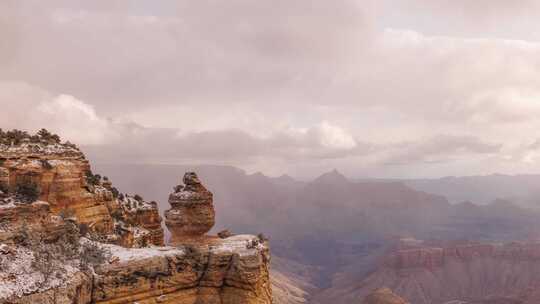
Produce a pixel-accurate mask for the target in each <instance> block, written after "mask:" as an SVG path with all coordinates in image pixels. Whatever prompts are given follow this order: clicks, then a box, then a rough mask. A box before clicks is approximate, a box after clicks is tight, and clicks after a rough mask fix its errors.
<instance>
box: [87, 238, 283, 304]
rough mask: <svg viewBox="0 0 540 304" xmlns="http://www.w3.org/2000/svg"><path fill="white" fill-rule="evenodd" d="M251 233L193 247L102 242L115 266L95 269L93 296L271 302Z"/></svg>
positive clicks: (263, 257)
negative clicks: (130, 246) (147, 246)
mask: <svg viewBox="0 0 540 304" xmlns="http://www.w3.org/2000/svg"><path fill="white" fill-rule="evenodd" d="M256 241H258V238H257V237H255V236H248V235H238V236H233V237H230V238H228V239H226V240H222V239H219V238H213V239H207V241H206V242H205V243H200V244H198V245H197V246H179V247H152V248H142V249H127V248H121V247H118V246H113V245H107V246H108V248H109V249H110V250H111V253H112V255H113V257H115V258H116V259H117V262H116V263H114V264H109V265H103V266H102V267H99V268H97V269H96V275H95V278H94V293H93V297H94V298H93V300H94V301H95V303H98V304H99V303H101V304H112V303H115V304H123V303H126V304H127V303H135V302H139V303H171V304H172V303H219V304H267V303H268V304H269V303H272V294H271V289H270V282H269V275H268V267H269V259H270V256H269V250H268V246H267V244H266V243H258V245H257V246H255V247H250V246H249V244H252V243H253V242H256Z"/></svg>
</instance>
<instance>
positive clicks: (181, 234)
mask: <svg viewBox="0 0 540 304" xmlns="http://www.w3.org/2000/svg"><path fill="white" fill-rule="evenodd" d="M183 182H184V184H183V185H178V186H176V187H175V188H174V193H172V194H171V195H170V196H169V204H171V209H169V210H167V211H166V212H165V225H167V228H168V229H169V231H170V232H171V234H172V236H171V243H173V244H180V243H186V242H198V241H200V240H201V238H202V237H203V236H204V234H205V233H207V232H208V231H210V229H212V227H213V226H214V224H215V211H214V205H213V195H212V193H211V192H210V191H208V190H207V189H206V188H205V187H204V186H203V184H202V183H201V181H200V180H199V178H198V177H197V174H195V173H194V172H188V173H186V174H185V175H184V179H183Z"/></svg>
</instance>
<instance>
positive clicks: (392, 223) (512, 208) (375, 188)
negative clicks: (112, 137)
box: [91, 156, 540, 304]
mask: <svg viewBox="0 0 540 304" xmlns="http://www.w3.org/2000/svg"><path fill="white" fill-rule="evenodd" d="M91 157H92V156H91ZM95 166H96V167H97V168H99V170H100V171H101V172H106V173H107V174H108V175H111V176H114V179H115V180H119V181H120V183H122V185H121V186H122V188H123V189H144V190H141V191H144V196H145V197H152V198H153V199H156V200H157V201H160V202H161V201H166V200H167V196H165V195H164V193H166V191H165V190H166V189H165V187H164V185H163V182H164V181H166V180H168V179H171V178H173V177H174V175H175V174H176V172H178V171H197V172H198V173H200V176H201V178H202V179H204V180H205V181H206V185H207V186H208V188H209V189H212V192H213V194H214V198H215V199H216V200H217V201H219V202H220V203H221V204H220V205H216V214H219V215H220V216H218V217H216V227H215V228H214V231H219V230H222V229H230V230H231V231H233V232H234V231H247V232H250V233H257V232H259V231H264V232H265V234H266V235H267V236H268V237H269V238H270V239H271V243H272V256H273V258H272V267H271V269H270V271H271V274H272V276H273V279H274V281H275V284H274V285H273V287H274V289H273V291H274V295H275V297H276V300H280V301H281V302H279V303H317V304H327V303H362V301H363V298H364V297H365V296H366V295H367V294H369V293H370V292H372V291H373V290H374V289H377V288H382V287H392V289H395V285H393V282H394V281H393V277H392V276H380V277H379V278H380V280H379V281H377V283H376V284H375V283H373V284H372V285H370V288H371V289H372V290H369V289H370V288H366V289H362V288H361V286H363V284H364V283H365V282H366V281H365V280H366V278H368V277H369V276H370V275H371V274H373V273H375V272H378V271H379V270H380V269H389V268H388V266H385V267H386V268H384V267H382V266H381V265H385V264H381V260H383V259H386V258H387V257H388V256H389V255H390V254H391V253H392V252H395V251H396V250H397V248H399V247H396V243H398V244H399V243H401V242H402V241H403V240H409V242H410V243H415V242H417V243H418V244H422V246H426V244H427V245H428V246H426V248H425V250H427V251H430V250H435V251H437V250H439V249H437V248H443V247H449V246H450V245H456V244H484V245H485V244H496V243H500V244H511V243H512V242H513V241H521V242H518V243H522V244H534V243H535V240H537V239H538V231H540V230H539V228H540V227H539V223H540V216H539V214H538V213H537V212H535V211H533V210H528V209H524V208H522V207H519V206H517V205H515V204H513V203H512V202H510V201H507V200H501V199H497V200H494V201H493V202H491V203H489V204H484V205H478V204H475V203H472V202H470V201H464V202H460V203H450V202H449V201H448V200H446V199H445V197H443V196H440V195H436V194H432V193H428V192H424V191H418V190H416V189H414V188H412V187H411V186H409V185H407V184H406V183H403V182H401V181H396V180H393V181H388V180H376V179H363V180H351V179H348V178H346V177H344V176H343V175H341V174H340V173H339V172H337V171H332V172H328V173H326V174H323V175H321V176H320V177H319V178H317V179H315V180H312V181H299V180H295V179H293V178H291V177H289V176H281V177H269V176H265V175H263V174H261V173H255V174H247V173H245V172H243V171H242V170H240V169H237V168H234V167H227V166H181V165H141V164H102V163H99V162H98V163H96V164H95ZM141 171H144V172H145V174H146V175H145V176H141V175H140V174H136V173H137V172H141ZM466 194H467V193H461V196H462V197H464V198H467V196H466ZM473 194H474V193H473ZM474 196H475V195H471V197H474ZM166 234H167V232H166ZM415 240H416V241H415ZM419 240H426V241H419ZM410 245H411V244H409V245H408V246H410ZM443 245H444V246H443ZM432 247H433V248H435V249H433V248H432ZM450 247H451V246H450ZM436 262H437V260H436V259H434V260H433V261H432V263H434V265H436ZM426 263H429V262H426ZM390 269H391V268H390ZM278 278H279V280H278ZM386 279H388V281H386ZM456 280H458V279H456ZM531 283H532V282H531ZM456 284H458V283H456ZM359 289H361V290H362V292H359V291H358V290H359ZM507 290H509V289H507ZM400 291H401V290H399V291H396V290H393V292H394V293H396V295H398V296H401V297H402V298H403V299H404V300H406V301H408V302H410V303H416V302H414V301H413V299H408V298H407V297H405V296H404V295H402V294H400V293H399V292H400ZM516 292H518V291H517V289H516V290H514V291H513V292H512V293H513V294H515V293H516ZM518 293H519V292H518ZM456 295H457V297H458V298H459V296H460V295H462V294H456ZM509 296H510V294H509ZM282 299H284V300H282ZM485 300H486V299H482V300H481V301H485ZM496 300H500V299H496ZM514 300H515V299H512V301H514ZM340 301H341V302H340ZM460 301H463V302H464V300H460ZM468 301H469V302H470V299H469V300H468ZM457 303H459V302H457ZM473 303H474V302H473ZM486 303H487V302H486ZM494 303H497V302H494ZM501 303H504V302H501ZM509 303H513V302H509ZM444 304H446V303H444Z"/></svg>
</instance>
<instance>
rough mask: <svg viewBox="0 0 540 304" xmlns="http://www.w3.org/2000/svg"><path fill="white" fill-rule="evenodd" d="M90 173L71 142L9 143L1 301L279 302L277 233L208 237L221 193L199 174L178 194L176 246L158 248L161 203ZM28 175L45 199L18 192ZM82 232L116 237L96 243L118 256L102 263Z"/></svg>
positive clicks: (2, 203) (3, 179)
mask: <svg viewBox="0 0 540 304" xmlns="http://www.w3.org/2000/svg"><path fill="white" fill-rule="evenodd" d="M90 173H91V172H90V165H89V163H88V161H87V160H86V159H85V157H84V155H83V154H82V152H80V151H79V150H78V148H76V147H75V146H73V145H71V144H60V143H56V142H37V143H36V142H34V143H32V142H31V141H30V140H25V141H22V143H20V144H18V145H14V144H13V143H11V144H10V145H6V144H3V143H2V142H0V184H2V183H3V185H5V186H7V188H8V190H9V191H7V193H4V194H3V195H1V196H0V304H8V303H9V304H30V303H43V304H91V303H92V304H95V303H97V304H128V303H129V304H131V303H139V304H155V303H164V304H172V303H179V304H188V303H189V304H194V303H209V304H270V303H272V293H271V287H270V279H269V272H268V268H269V264H270V261H269V260H270V254H269V249H268V244H267V241H266V240H265V239H264V238H260V237H256V236H249V235H235V236H229V237H227V238H225V239H220V238H218V237H210V236H204V235H205V234H206V233H207V232H208V231H209V230H210V229H211V228H212V227H213V225H214V222H215V219H214V218H215V214H214V207H213V196H212V193H211V192H210V191H208V190H207V189H206V188H205V187H204V186H203V185H202V184H201V182H200V180H199V179H198V177H197V175H196V174H195V173H186V175H185V176H184V180H183V183H184V185H181V186H177V187H176V188H175V191H174V193H173V194H171V195H170V198H169V202H170V204H171V206H172V208H171V210H168V211H167V212H166V214H165V215H166V224H167V227H169V229H170V230H171V232H172V234H173V238H172V241H173V244H175V246H176V247H155V246H153V245H160V246H161V245H163V229H162V227H161V220H162V219H161V217H160V216H159V212H158V209H157V204H156V203H154V202H150V203H149V202H146V201H144V200H143V199H142V198H140V197H138V196H134V197H131V196H128V195H121V194H119V192H118V191H117V190H116V189H114V188H113V187H112V184H111V183H110V181H108V180H103V181H100V179H99V178H97V176H95V175H93V174H90ZM21 180H24V181H30V182H31V183H34V184H36V185H37V187H38V189H39V199H38V200H37V201H35V202H31V203H30V202H23V201H20V200H18V199H17V196H16V195H14V191H13V190H14V189H16V188H17V185H18V183H19V182H20V181H21ZM83 231H85V233H84V234H83ZM81 234H83V235H89V236H91V237H96V238H97V239H99V240H102V241H104V242H105V241H106V242H108V243H109V244H104V243H97V242H92V246H94V247H92V246H89V248H94V249H95V248H97V249H96V250H98V251H99V250H100V249H99V248H101V249H105V251H110V253H111V254H110V255H107V256H106V257H104V256H101V259H99V261H98V262H95V260H96V259H95V258H96V255H93V254H89V255H87V254H84V252H85V251H84V250H82V249H81V248H84V247H85V246H84V245H89V244H88V243H85V240H86V241H88V242H90V241H89V240H88V239H86V238H79V237H80V236H81ZM35 236H37V237H35ZM36 240H37V241H36ZM68 240H69V242H68ZM111 243H114V244H116V245H113V244H111ZM66 244H68V245H69V244H71V245H73V244H78V245H81V246H79V247H76V248H78V249H76V250H66V248H67V249H69V248H71V247H66ZM121 246H123V247H121ZM128 247H145V248H128ZM44 251H45V252H44ZM64 252H71V255H69V256H68V255H65V257H64V255H63V253H64ZM49 253H51V254H49ZM53 253H54V254H53ZM60 253H62V254H60ZM43 257H45V258H43ZM90 259H94V260H93V261H94V262H88V261H89V260H90ZM85 261H87V262H85ZM49 266H54V271H52V272H47V271H48V270H46V269H48V267H49ZM44 269H45V270H44ZM46 273H48V274H50V275H45V274H46Z"/></svg>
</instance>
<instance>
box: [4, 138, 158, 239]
mask: <svg viewBox="0 0 540 304" xmlns="http://www.w3.org/2000/svg"><path fill="white" fill-rule="evenodd" d="M94 177H95V176H94V175H93V174H92V173H91V170H90V164H89V162H88V160H86V158H85V156H84V154H83V153H82V152H81V151H79V149H78V148H76V147H75V146H73V145H71V144H60V143H48V142H37V143H31V142H23V143H21V144H19V145H2V144H0V185H3V187H5V188H6V189H7V190H8V191H9V192H13V193H15V192H16V191H17V189H18V188H19V187H20V185H21V184H24V185H31V186H32V187H36V189H37V191H39V193H38V198H39V200H41V201H46V202H48V203H49V208H50V210H51V212H52V213H53V214H56V215H59V214H68V215H69V216H71V214H73V215H74V216H75V217H76V218H77V221H78V222H79V223H80V224H83V225H86V226H87V227H89V229H90V230H91V231H93V232H95V233H97V234H99V235H101V236H103V239H104V240H106V241H108V242H112V243H117V244H121V245H123V246H141V244H154V245H163V229H162V227H161V218H160V217H159V213H158V210H157V205H156V204H153V205H152V204H148V203H145V204H144V207H143V208H135V209H133V210H129V209H128V208H127V207H126V205H127V204H126V203H125V201H124V200H123V199H119V198H118V197H117V195H116V194H117V193H116V192H115V191H114V190H115V189H114V190H113V188H112V185H111V183H110V182H109V181H102V180H101V179H95V178H94ZM128 213H129V214H128Z"/></svg>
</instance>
